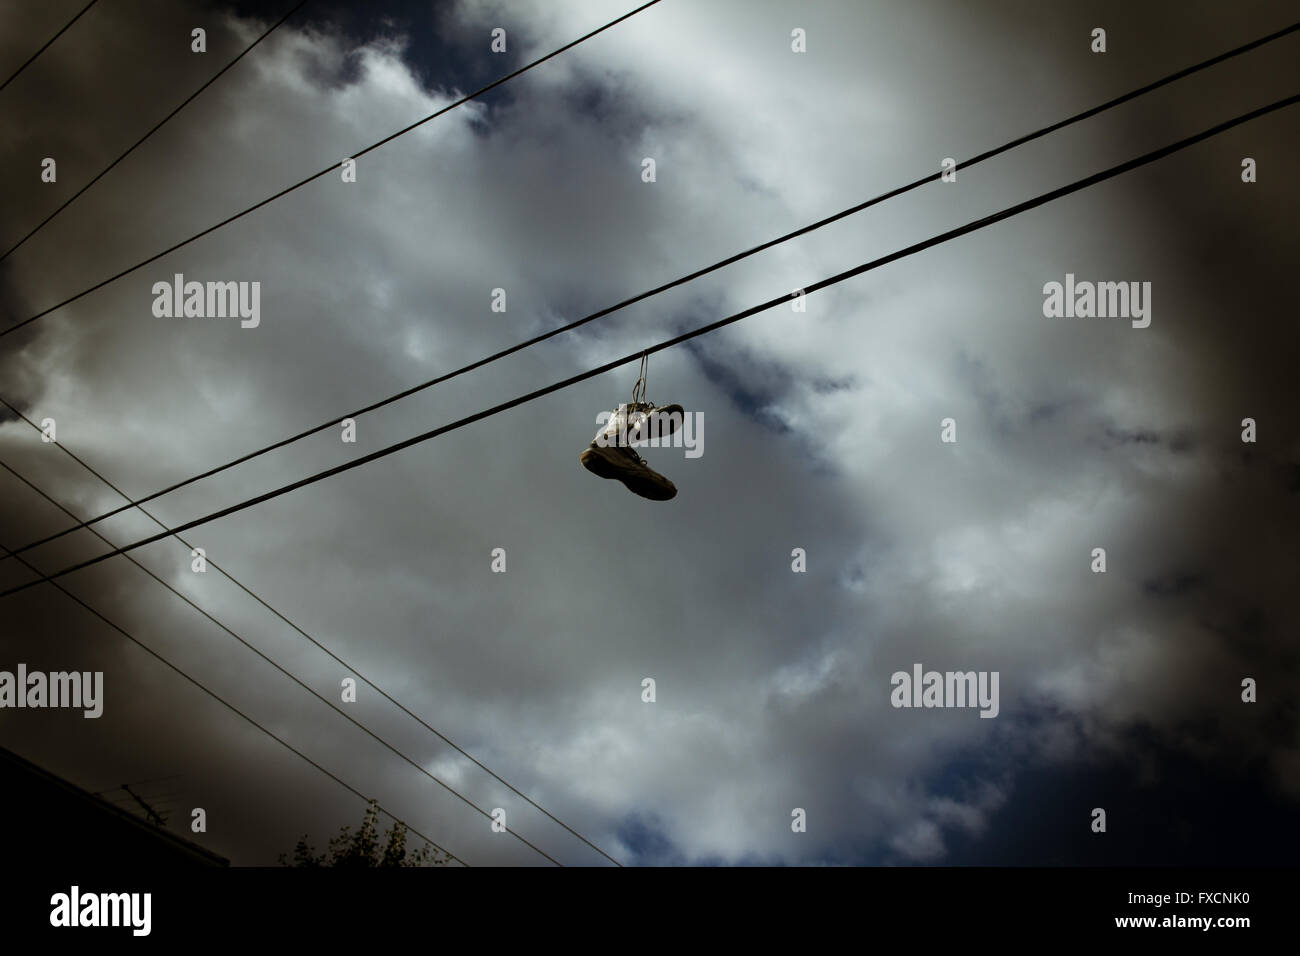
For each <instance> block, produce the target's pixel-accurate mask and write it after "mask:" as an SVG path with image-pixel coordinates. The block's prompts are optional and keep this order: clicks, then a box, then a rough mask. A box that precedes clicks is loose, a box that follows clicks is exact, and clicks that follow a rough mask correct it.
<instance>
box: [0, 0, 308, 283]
mask: <svg viewBox="0 0 1300 956" xmlns="http://www.w3.org/2000/svg"><path fill="white" fill-rule="evenodd" d="M307 2H308V0H300V2H299V3H298V4H297V5H296V6H295V7H294V8H293V9H292V10H290V11H289V12H288V13H286V14H285V15H284V16H282V17H281V18H280V19H279V20H277V21H276V22H275V24H274V25H273V26H272V27H271V28H270V29H269V30H267V31H266V32H265V33H263V34H262V35H261V36H259V37H258V38H257V39H256V40H254V41H253V42H252V43H250V44H249V45H248V46H247V47H245V48H244V51H243V52H242V53H240V54H239V55H238V56H237V57H235V58H234V59H233V60H231V61H230V62H229V63H227V64H226V65H225V66H223V67H222V68H221V69H220V70H218V71H217V72H216V74H215V75H214V76H213V77H212V78H211V79H209V80H208V81H207V82H206V83H204V84H203V85H202V86H200V87H199V88H198V89H197V90H195V91H194V92H193V93H191V94H190V95H189V96H187V97H186V98H185V100H184V101H183V102H182V103H181V104H180V105H179V106H177V107H176V108H175V109H174V110H172V111H171V112H170V113H168V114H167V115H166V116H164V117H163V118H162V119H160V120H159V121H158V122H157V123H155V124H154V125H153V127H152V128H151V129H150V130H149V132H147V133H145V134H144V135H143V136H141V137H140V138H139V139H137V140H136V141H135V143H134V144H132V145H131V146H130V147H129V148H128V149H127V151H126V152H125V153H123V154H122V155H121V156H119V157H117V159H115V160H113V161H112V162H111V163H109V164H108V165H107V166H105V167H104V168H103V169H102V170H100V171H99V175H97V176H96V177H95V178H94V179H92V180H91V181H90V182H88V183H86V185H84V186H82V187H81V188H80V189H78V190H77V191H76V192H75V193H73V194H72V196H71V197H70V198H69V199H68V200H67V201H66V202H64V203H63V205H62V206H60V207H59V208H58V209H56V210H54V212H52V213H50V214H49V215H48V216H46V217H45V218H44V219H42V220H41V221H40V223H39V224H37V226H36V228H34V229H33V230H32V231H31V232H29V233H27V235H25V236H23V237H22V238H21V239H19V240H18V241H17V242H15V243H14V244H13V245H12V246H10V247H9V248H8V250H6V251H5V253H4V254H3V255H0V262H3V261H4V260H5V259H7V258H9V255H10V254H11V253H13V252H14V251H15V250H16V249H17V248H18V247H19V246H21V245H22V244H23V243H25V242H26V241H27V240H28V239H30V238H31V237H32V236H34V235H36V234H37V233H38V232H40V231H41V230H42V229H43V228H45V224H46V223H48V222H49V221H50V220H51V219H53V218H54V217H55V216H57V215H58V214H59V213H61V212H63V210H65V209H67V208H68V207H69V206H71V205H72V204H73V202H75V201H76V199H77V197H79V196H80V195H81V194H82V193H84V192H85V191H86V190H87V189H89V188H90V187H91V186H93V185H95V183H97V182H99V181H100V180H101V179H102V178H103V177H104V175H105V174H106V173H107V172H108V171H109V170H111V169H112V168H113V167H114V166H116V165H117V164H118V163H120V162H121V161H122V160H124V159H126V158H127V157H128V156H130V155H131V153H133V152H134V151H135V149H136V147H137V146H139V145H140V144H141V143H143V142H144V141H145V140H147V139H148V138H149V137H150V136H152V135H153V134H154V133H156V132H158V130H160V129H162V127H163V126H164V125H165V124H166V123H167V121H168V120H170V119H171V118H172V117H173V116H175V115H176V114H177V113H179V112H180V111H181V110H183V109H184V108H185V107H186V106H188V105H189V103H190V102H191V101H192V100H194V99H195V98H196V97H197V96H198V95H199V94H200V93H202V92H203V91H204V90H206V89H207V88H208V87H209V86H211V85H212V84H213V83H215V82H216V81H217V80H219V79H220V78H221V76H222V75H223V74H224V73H225V72H226V71H227V70H229V69H230V68H231V67H232V66H234V65H235V64H236V63H238V62H239V61H240V60H242V59H243V58H244V57H245V56H247V55H248V54H249V53H250V52H252V50H253V47H255V46H257V45H258V44H259V43H261V42H262V41H263V40H265V39H266V38H267V37H269V36H270V35H271V34H272V33H274V32H275V31H276V29H277V28H278V27H279V26H280V24H282V23H284V21H285V20H288V19H289V18H290V17H291V16H293V15H294V14H295V13H297V12H298V11H299V10H300V9H302V8H303V7H304V6H305V5H306V4H307ZM87 9H89V8H87ZM82 12H83V13H84V12H85V11H82ZM78 16H80V14H78Z"/></svg>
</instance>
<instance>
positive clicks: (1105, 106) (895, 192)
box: [15, 22, 1300, 554]
mask: <svg viewBox="0 0 1300 956" xmlns="http://www.w3.org/2000/svg"><path fill="white" fill-rule="evenodd" d="M1297 30H1300V22H1297V23H1293V24H1291V25H1290V26H1289V27H1286V28H1284V29H1282V30H1278V31H1277V32H1275V33H1271V34H1269V35H1268V36H1265V37H1261V38H1259V39H1257V40H1253V41H1251V42H1250V43H1247V44H1245V45H1243V46H1239V47H1237V48H1236V49H1233V50H1229V51H1228V52H1226V53H1221V54H1219V55H1218V56H1215V57H1211V58H1210V59H1208V60H1203V61H1202V62H1200V63H1197V64H1195V65H1193V66H1189V67H1186V68H1185V69H1182V70H1179V71H1178V72H1177V73H1171V74H1169V75H1168V76H1166V77H1163V78H1161V79H1159V80H1156V81H1154V82H1152V83H1148V84H1147V85H1146V86H1143V87H1139V88H1138V89H1136V90H1133V91H1131V92H1129V93H1125V94H1124V95H1122V96H1117V97H1115V98H1114V99H1111V100H1107V101H1106V102H1105V103H1102V104H1100V105H1098V106H1094V107H1092V108H1091V109H1087V110H1084V111H1083V112H1081V113H1076V114H1075V115H1073V116H1071V117H1069V118H1068V119H1064V120H1061V121H1060V122H1058V123H1053V124H1052V125H1051V126H1044V127H1043V128H1041V129H1038V130H1035V131H1034V132H1032V133H1027V134H1025V135H1024V136H1021V137H1019V138H1017V139H1013V140H1011V141H1010V142H1008V143H1004V144H1003V145H1001V146H998V147H995V148H993V149H990V150H987V151H985V152H983V153H980V154H979V155H978V156H975V157H973V158H971V159H968V160H966V161H964V162H961V163H958V164H957V167H958V168H959V169H970V168H971V167H972V166H976V165H978V164H979V163H982V162H984V161H985V160H988V159H992V158H994V157H995V156H999V155H1001V154H1002V153H1005V152H1007V151H1009V150H1011V149H1014V148H1016V147H1017V146H1023V145H1024V144H1025V143H1029V142H1032V141H1033V140H1036V139H1040V138H1041V137H1043V136H1047V135H1048V134H1050V133H1054V132H1056V131H1057V130H1060V129H1063V128H1065V127H1067V126H1070V125H1072V124H1074V123H1078V122H1080V121H1082V120H1085V119H1088V118H1090V117H1093V116H1096V115H1097V114H1099V113H1102V112H1105V111H1106V110H1109V109H1112V108H1114V107H1116V106H1119V105H1120V104H1122V103H1126V102H1128V101H1129V100H1132V99H1135V98H1136V97H1138V96H1142V95H1145V94H1146V93H1149V92H1151V91H1152V90H1155V89H1158V88H1160V87H1162V86H1166V85H1168V84H1170V83H1173V82H1174V81H1176V80H1179V79H1182V78H1184V77H1186V76H1189V75H1191V74H1193V73H1196V72H1197V71H1199V70H1204V69H1206V68H1207V67H1210V66H1213V65H1215V64H1217V63H1221V62H1223V61H1224V60H1227V59H1231V58H1232V57H1234V56H1239V55H1240V54H1242V53H1246V52H1248V51H1250V50H1253V49H1255V48H1256V47H1259V46H1262V45H1264V44H1266V43H1270V42H1272V41H1274V40H1278V39H1281V38H1282V37H1284V36H1287V35H1289V34H1291V33H1294V32H1296V31H1297ZM941 175H942V173H941V172H935V173H931V174H930V175H928V176H923V177H921V178H920V179H917V180H914V181H912V182H910V183H908V184H907V185H905V186H899V187H897V188H895V189H891V190H890V191H889V192H886V193H881V194H880V195H878V196H875V197H873V198H871V199H868V200H866V201H865V202H861V203H858V204H857V205H856V206H850V207H849V208H847V209H843V210H841V211H840V212H837V213H835V214H834V215H831V216H828V217H826V218H825V219H819V220H818V221H816V222H814V223H810V224H809V225H806V226H803V227H801V228H799V229H796V230H795V231H793V232H788V233H786V234H785V235H783V236H780V237H778V238H776V239H770V240H768V241H767V242H764V243H761V244H760V245H757V246H754V247H753V248H751V249H747V250H745V251H744V252H739V253H736V254H735V255H732V256H728V257H727V258H725V259H720V260H719V261H717V262H715V263H713V264H712V265H709V266H705V267H704V268H703V269H698V270H696V271H695V272H692V273H690V274H689V275H684V276H682V277H680V278H678V279H673V280H672V281H671V282H667V283H664V284H663V285H661V286H658V287H656V288H654V289H650V290H649V291H647V292H642V293H640V294H639V295H634V296H632V297H631V298H628V299H624V300H623V301H622V302H618V303H616V304H615V305H611V306H609V307H607V308H604V309H601V310H600V311H598V312H593V313H591V314H590V315H588V316H584V317H583V318H581V319H578V320H576V321H574V322H570V323H569V324H567V325H562V326H560V327H559V328H555V329H552V330H551V331H549V332H543V333H542V334H540V335H536V336H534V337H533V338H531V339H527V340H526V341H523V342H520V343H519V344H517V345H512V346H510V347H509V348H505V349H502V350H501V351H499V352H495V353H493V354H492V355H489V356H487V357H486V358H482V359H479V360H478V361H475V362H471V363H470V364H469V365H464V366H461V367H460V368H458V369H456V370H454V371H451V372H447V373H445V374H443V375H439V376H437V377H436V378H431V379H429V380H428V381H426V382H422V383H420V384H418V385H414V386H412V387H410V388H407V389H405V390H403V391H400V392H398V393H396V394H395V395H390V396H389V397H387V398H385V399H381V400H380V401H377V402H374V403H373V404H370V405H367V406H365V407H364V408H359V409H357V410H356V411H353V412H347V413H345V414H343V415H337V416H335V417H333V418H331V419H329V420H328V421H325V422H322V423H321V424H319V425H315V426H313V427H311V428H308V429H306V430H305V431H301V432H298V433H297V434H296V435H291V436H289V437H288V438H284V439H282V440H280V441H277V442H274V443H273V444H270V445H267V446H266V447H264V448H259V449H257V450H256V451H252V452H249V453H248V454H246V455H241V456H240V457H238V458H236V459H234V460H233V461H228V462H226V463H225V464H224V465H218V466H217V467H215V468H210V469H208V470H207V471H204V472H202V473H201V474H197V475H194V476H193V477H191V478H186V479H185V480H183V481H178V482H176V483H175V484H172V485H168V486H167V487H166V488H162V489H159V490H158V491H155V492H153V493H152V494H148V495H145V496H144V497H143V498H139V499H136V500H134V501H133V500H131V499H129V498H127V503H126V504H124V505H121V506H120V507H117V508H114V509H112V510H110V511H106V512H104V513H103V514H101V515H97V516H96V517H93V518H88V519H87V520H85V521H83V522H81V523H79V524H75V525H72V526H70V527H68V528H65V529H63V530H62V531H59V532H56V533H55V534H52V535H48V536H47V537H44V538H41V539H39V540H37V541H33V542H31V543H30V544H26V545H24V546H23V547H21V548H17V549H15V553H16V554H23V553H25V552H27V551H29V550H31V549H32V548H36V547H39V546H41V545H43V544H47V543H49V542H50V541H55V540H57V539H58V538H61V537H63V536H64V535H67V534H71V533H72V532H74V531H80V530H81V529H82V528H87V527H89V526H91V525H93V524H97V523H98V522H100V521H104V520H105V519H107V518H111V517H113V516H114V515H118V514H121V513H122V512H124V511H129V510H130V509H131V508H134V507H139V506H140V505H142V504H145V503H147V502H150V501H153V500H155V499H157V498H161V497H162V496H164V495H167V494H171V492H173V491H177V490H179V489H181V488H184V487H186V486H188V485H192V484H194V483H195V482H197V481H202V480H203V479H205V478H211V477H212V476H213V475H218V474H220V473H221V472H224V471H227V470H229V469H231V468H234V467H236V466H237V465H242V464H244V463H245V462H248V461H251V460H253V459H254V458H259V457H261V456H262V455H265V454H267V453H268V452H272V451H276V450H277V449H280V448H284V447H285V446H286V445H291V444H293V443H295V442H298V441H301V440H302V439H304V438H308V437H310V436H312V435H315V434H318V433H320V432H322V431H324V430H326V429H327V428H333V427H335V426H337V425H338V423H339V422H340V421H342V420H343V419H345V418H353V419H355V418H360V417H361V416H362V415H365V414H367V413H368V412H373V411H376V410H378V409H380V408H383V407H385V406H386V405H391V404H393V403H394V402H397V401H400V400H401V399H404V398H408V397H410V396H411V395H414V394H416V393H417V392H421V391H424V390H425V389H427V388H432V387H433V386H434V385H438V384H440V383H442V382H446V381H449V380H450V379H453V378H456V377H457V376H459V375H464V374H465V373H466V372H472V371H474V370H475V369H478V368H482V367H483V366H485V365H490V364H491V363H493V362H496V361H499V360H500V359H503V358H505V357H507V356H509V355H513V354H514V353H515V352H519V351H521V350H523V349H526V348H528V347H530V346H533V345H536V344H537V343H539V342H544V341H546V340H547V339H549V338H553V337H554V336H557V335H560V334H562V333H564V332H569V331H572V330H573V329H576V328H578V327H579V326H583V325H586V324H587V323H588V322H593V321H595V320H596V319H599V318H603V317H604V316H607V315H609V314H611V313H613V312H617V311H619V310H621V309H625V308H627V307H628V306H630V305H634V304H636V303H637V302H641V301H643V300H645V299H648V298H651V297H652V296H656V295H659V294H660V293H661V292H666V291H668V290H669V289H673V288H676V287H677V286H680V285H682V284H684V283H687V282H691V281H694V280H695V279H698V278H700V277H701V276H705V275H708V274H709V273H711V272H716V271H717V270H718V269H721V268H723V267H725V266H729V265H732V264H733V263H736V262H739V261H741V260H742V259H747V258H749V257H750V256H753V255H757V254H758V253H760V252H763V251H765V250H767V249H771V248H772V247H774V246H777V245H780V244H781V243H784V242H788V241H789V240H791V239H796V238H798V237H799V236H802V235H806V234H807V233H810V232H812V231H814V230H816V229H820V228H822V227H823V226H827V225H830V224H831V223H833V222H837V221H839V220H841V219H844V218H846V217H848V216H851V215H854V214H855V213H859V212H862V211H863V210H865V209H868V208H870V207H871V206H875V205H877V204H879V203H882V202H884V201H886V200H888V199H893V198H894V197H896V196H901V195H903V194H904V193H907V192H910V191H912V190H913V189H917V188H919V187H920V186H923V185H925V184H926V183H930V182H934V181H936V180H937V179H939V177H940V176H941ZM122 497H124V498H126V497H127V496H126V495H123V496H122Z"/></svg>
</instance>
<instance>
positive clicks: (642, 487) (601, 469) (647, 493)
mask: <svg viewBox="0 0 1300 956" xmlns="http://www.w3.org/2000/svg"><path fill="white" fill-rule="evenodd" d="M578 460H579V461H580V462H582V467H583V468H586V469H587V470H588V471H589V472H591V473H592V474H593V475H595V476H596V477H598V478H608V479H610V480H612V481H621V482H623V486H624V487H625V488H627V490H628V491H630V492H632V493H633V494H635V495H640V496H641V497H642V498H649V499H650V500H651V501H669V500H671V499H672V498H675V497H676V496H677V486H676V485H674V484H673V483H672V482H670V481H668V479H667V478H665V479H664V481H665V482H667V483H668V487H666V488H665V487H664V486H663V485H660V484H658V483H657V482H654V481H651V480H650V479H648V478H640V477H637V476H636V475H628V474H625V473H623V471H622V469H620V468H618V467H617V466H616V465H614V464H613V463H612V462H610V461H609V460H608V459H607V458H605V456H604V455H602V454H601V453H600V451H599V450H597V449H595V448H588V449H586V450H585V451H584V452H583V453H582V454H581V455H579V456H578Z"/></svg>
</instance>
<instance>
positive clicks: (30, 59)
mask: <svg viewBox="0 0 1300 956" xmlns="http://www.w3.org/2000/svg"><path fill="white" fill-rule="evenodd" d="M98 2H99V0H90V3H88V4H86V5H85V6H84V7H82V8H81V13H78V14H77V15H76V16H75V17H73V18H72V19H71V20H69V21H68V22H67V23H65V24H64V25H63V29H61V30H59V32H58V33H56V34H54V36H52V37H50V38H49V39H48V40H46V41H45V45H44V46H42V47H41V48H40V49H39V50H37V51H36V52H35V53H33V54H32V55H31V56H29V57H28V58H27V61H26V62H25V63H24V64H23V65H22V66H20V67H19V68H18V69H16V70H14V71H13V73H11V74H10V75H9V79H7V80H5V81H4V82H3V83H0V90H3V89H4V88H5V87H6V86H8V85H9V84H10V83H12V82H13V81H14V79H15V78H16V77H17V76H18V74H19V73H21V72H22V71H23V70H25V69H27V68H28V67H29V66H31V65H32V64H33V63H34V62H36V58H37V57H38V56H40V55H41V54H42V53H44V52H45V51H46V50H48V49H49V47H50V44H52V43H53V42H54V41H55V40H57V39H58V38H59V37H61V36H63V34H64V33H65V32H66V31H67V29H68V27H70V26H72V25H73V24H74V23H76V22H77V21H78V20H80V19H81V14H82V13H85V12H86V11H87V10H89V9H90V8H91V7H93V6H94V5H95V4H96V3H98Z"/></svg>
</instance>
